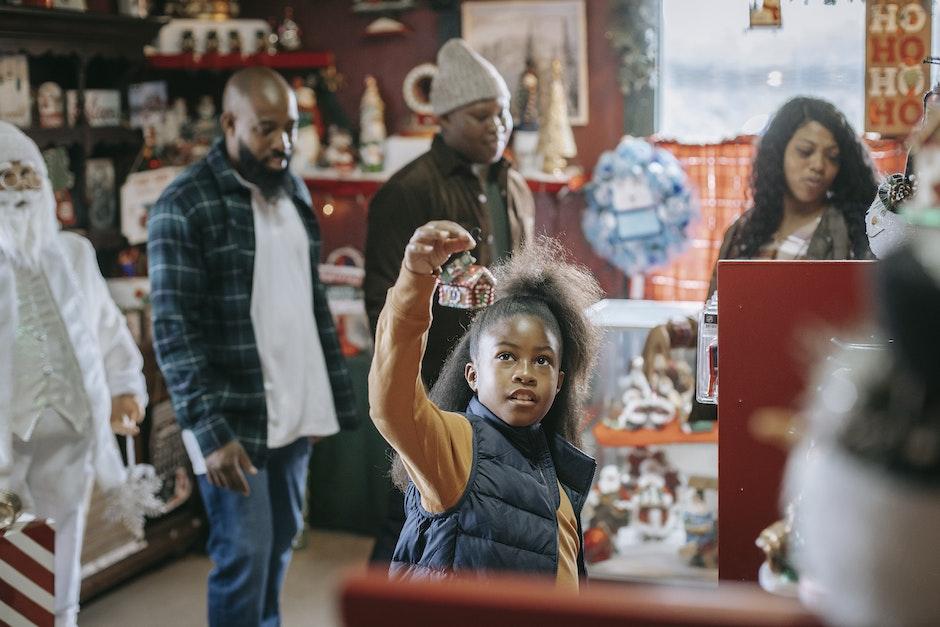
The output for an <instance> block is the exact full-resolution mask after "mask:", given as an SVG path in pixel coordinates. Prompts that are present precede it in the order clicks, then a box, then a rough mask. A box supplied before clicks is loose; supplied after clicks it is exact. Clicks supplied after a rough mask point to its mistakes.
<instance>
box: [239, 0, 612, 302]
mask: <svg viewBox="0 0 940 627" xmlns="http://www.w3.org/2000/svg"><path fill="white" fill-rule="evenodd" d="M285 4H287V5H289V6H292V7H294V17H295V19H296V21H297V22H298V23H299V25H300V27H301V29H302V31H303V34H302V39H303V42H304V47H305V48H308V49H312V50H330V51H332V52H333V53H334V54H335V57H336V65H337V68H338V70H339V72H340V73H341V74H343V75H344V76H345V79H346V84H345V88H344V89H342V90H341V91H340V92H339V93H338V98H339V100H340V103H341V105H342V107H343V110H344V111H345V113H346V115H348V116H349V118H350V121H351V122H352V123H353V124H354V125H355V124H358V118H359V99H360V98H361V97H362V91H363V82H362V81H363V78H364V77H365V75H366V74H372V75H374V76H375V77H376V79H377V80H378V84H379V89H380V91H381V92H382V97H383V99H384V100H385V104H386V124H387V125H388V130H389V133H395V132H397V131H399V130H401V129H402V128H403V127H404V125H405V122H406V121H407V120H408V118H409V116H410V112H409V111H408V109H407V107H406V106H405V103H404V98H403V96H402V94H401V84H402V81H403V80H404V77H405V74H407V73H408V71H409V70H411V68H413V67H414V66H416V65H418V64H420V63H426V62H433V61H434V60H435V57H436V56H437V50H438V48H439V47H440V45H441V43H443V42H440V41H439V40H438V18H439V15H438V13H437V12H436V11H434V10H433V9H431V8H430V7H429V6H428V3H427V2H418V3H417V4H418V6H419V8H416V9H413V10H410V11H406V12H404V13H402V14H401V15H400V21H402V22H403V23H405V24H406V25H407V26H408V27H409V28H411V31H412V32H410V33H408V34H406V35H392V36H386V37H379V38H370V37H366V36H364V35H363V32H364V31H365V27H366V25H367V24H369V22H371V21H372V20H373V19H375V17H376V16H375V15H362V14H357V13H353V11H352V8H351V7H352V2H351V1H350V0H316V2H307V3H300V2H290V1H288V2H286V3H285V2H283V1H281V0H276V1H275V2H271V3H268V2H262V1H260V0H244V1H243V2H242V13H243V15H244V16H245V17H258V18H263V19H268V18H269V17H274V16H277V17H278V19H280V16H282V15H283V7H284V6H285ZM585 5H586V10H587V22H588V23H587V30H588V77H589V79H588V80H589V90H590V96H589V105H590V109H589V114H588V125H587V126H577V127H574V136H575V141H576V143H577V145H578V157H577V158H576V159H574V160H573V163H576V164H578V165H581V166H582V167H583V168H584V169H585V170H587V171H590V170H591V169H593V167H594V164H595V163H596V162H597V159H598V157H599V156H600V154H601V152H603V151H604V150H608V149H612V148H613V147H614V146H616V144H617V142H618V141H619V139H620V136H621V134H622V129H623V112H624V105H623V96H622V95H621V93H620V91H619V88H618V85H617V59H616V55H615V54H614V51H613V50H612V48H611V47H610V44H609V41H608V39H607V37H606V25H607V23H608V21H609V20H608V11H609V3H608V2H607V0H586V2H585ZM321 200H322V199H321ZM350 200H352V199H350ZM360 200H364V201H367V199H360ZM536 201H537V214H536V228H537V230H538V231H539V232H546V233H549V234H551V235H554V236H556V237H559V238H561V239H562V241H564V242H565V244H566V246H568V248H569V250H570V251H571V253H572V255H573V256H574V257H575V258H576V259H577V260H579V261H580V262H581V263H584V264H585V265H587V266H588V267H590V268H591V269H592V270H593V271H594V272H595V274H596V275H597V278H598V280H599V281H600V283H601V287H602V288H604V290H605V291H606V292H607V293H608V294H609V295H610V296H620V295H624V294H625V289H626V281H625V280H624V278H623V274H622V273H621V272H619V271H618V270H616V269H615V268H613V267H612V266H611V265H610V264H609V263H607V262H606V261H604V260H603V259H601V258H599V257H597V256H596V255H594V254H593V252H591V249H590V246H589V245H588V243H587V241H586V240H585V239H584V236H583V235H582V234H581V226H580V224H581V213H582V210H583V208H584V198H583V196H582V195H581V194H580V193H572V194H567V196H565V197H563V198H555V197H554V196H551V195H549V194H545V193H538V194H536ZM320 204H322V203H320ZM339 204H342V203H338V204H337V207H338V206H339ZM356 204H359V203H358V202H357V203H356ZM363 204H364V203H363ZM318 209H319V204H318ZM343 212H346V213H349V214H350V215H347V216H346V218H347V219H346V220H338V219H336V218H337V217H339V216H337V215H336V214H334V219H332V222H334V223H341V222H342V223H343V226H342V227H341V228H340V229H339V231H337V234H339V235H342V236H341V237H339V238H338V239H337V241H336V242H335V243H336V244H341V243H353V244H354V245H356V244H358V245H359V246H361V243H359V240H360V239H364V238H363V237H360V236H358V234H359V233H360V232H362V233H364V231H365V227H364V224H362V225H360V224H355V225H353V226H350V225H349V220H357V219H358V218H357V217H356V215H355V214H357V213H358V211H357V210H356V209H355V206H354V205H353V204H352V203H349V206H348V207H345V208H343ZM361 215H362V220H363V222H364V219H365V214H364V212H363V213H362V214H361ZM320 218H321V223H325V222H327V221H330V219H329V218H327V217H325V216H322V215H321V216H320ZM360 227H361V228H360ZM334 230H336V229H334ZM329 232H331V231H330V229H329V228H324V237H325V239H329ZM350 235H354V236H353V237H352V241H347V240H349V239H350ZM324 243H325V244H328V243H329V242H327V241H325V242H324Z"/></svg>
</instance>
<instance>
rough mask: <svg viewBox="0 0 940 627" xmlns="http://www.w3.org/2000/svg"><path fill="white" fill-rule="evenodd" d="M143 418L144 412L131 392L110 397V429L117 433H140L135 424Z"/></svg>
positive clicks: (132, 434)
mask: <svg viewBox="0 0 940 627" xmlns="http://www.w3.org/2000/svg"><path fill="white" fill-rule="evenodd" d="M143 419H144V413H143V412H142V411H140V404H139V403H138V402H137V399H136V398H134V395H133V394H121V395H119V396H112V397H111V431H113V432H114V433H116V434H118V435H130V436H134V435H137V434H138V433H140V429H139V428H138V427H137V425H138V424H140V422H141V421H142V420H143Z"/></svg>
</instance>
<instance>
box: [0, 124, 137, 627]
mask: <svg viewBox="0 0 940 627" xmlns="http://www.w3.org/2000/svg"><path fill="white" fill-rule="evenodd" d="M142 366H143V360H142V358H141V355H140V351H139V350H138V348H137V346H136V344H135V343H134V340H133V339H132V337H131V335H130V332H129V331H128V329H127V326H126V323H125V320H124V316H123V315H122V314H121V312H120V311H119V310H118V308H117V306H115V304H114V302H113V301H112V300H111V297H110V294H109V293H108V288H107V285H106V284H105V281H104V279H103V278H102V276H101V273H100V271H99V270H98V265H97V261H96V257H95V251H94V249H93V248H92V246H91V244H90V243H89V242H88V241H87V240H86V239H84V238H82V237H80V236H79V235H76V234H73V233H68V232H62V231H60V230H59V228H58V224H57V222H56V218H55V200H54V196H53V192H52V187H51V184H50V182H49V179H48V177H47V174H46V166H45V163H44V162H43V159H42V155H41V154H40V153H39V149H38V148H37V147H36V144H35V143H33V141H32V140H30V139H29V138H28V137H27V136H26V135H24V134H23V133H22V132H21V131H20V130H19V129H17V128H16V127H15V126H13V125H11V124H7V123H5V122H0V489H5V490H10V491H12V492H14V493H15V494H17V495H18V496H19V497H20V500H21V501H22V503H23V508H24V510H26V511H29V512H30V513H33V514H36V515H37V516H39V517H45V518H52V519H54V521H55V525H54V526H55V531H56V538H55V559H54V568H55V611H56V621H55V622H56V625H57V626H59V625H74V624H75V620H76V614H77V613H78V597H79V589H80V585H81V568H80V566H81V564H80V557H81V546H82V537H83V535H84V530H85V518H86V513H87V512H86V509H87V505H86V497H87V495H88V490H89V488H90V483H91V482H92V481H93V480H97V481H98V486H99V487H100V488H101V489H102V490H103V491H104V492H105V493H106V494H110V495H112V496H113V497H115V498H125V497H126V493H127V487H128V484H127V483H126V480H127V471H126V469H125V468H124V465H123V462H122V460H121V456H120V453H119V451H118V447H117V442H116V439H115V437H114V433H123V434H127V435H132V434H135V433H136V432H137V424H136V423H138V422H140V421H141V420H142V418H143V407H144V406H145V405H146V402H147V393H146V386H145V381H144V377H143V374H142V372H141V369H142ZM92 470H94V473H92ZM147 496H150V498H152V496H151V495H147Z"/></svg>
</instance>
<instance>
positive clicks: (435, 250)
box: [402, 220, 477, 274]
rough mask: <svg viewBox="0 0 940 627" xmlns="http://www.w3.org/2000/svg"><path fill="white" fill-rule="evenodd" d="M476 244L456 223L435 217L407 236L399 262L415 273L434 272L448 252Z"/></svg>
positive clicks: (468, 248) (446, 258)
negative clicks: (403, 254) (402, 255)
mask: <svg viewBox="0 0 940 627" xmlns="http://www.w3.org/2000/svg"><path fill="white" fill-rule="evenodd" d="M476 245H477V243H476V242H475V241H474V240H473V237H472V236H471V235H470V233H468V232H467V230H466V229H465V228H463V227H462V226H460V225H459V224H457V223H456V222H449V221H447V220H435V221H432V222H428V223H427V224H425V225H424V226H420V227H418V229H417V230H416V231H415V232H414V235H412V236H411V240H410V241H409V242H408V246H407V247H405V259H404V261H403V262H402V265H404V266H405V268H407V269H408V270H410V271H411V272H414V273H415V274H437V273H439V272H440V270H441V265H442V264H443V263H444V262H446V261H447V260H448V259H449V258H450V256H451V255H453V254H454V253H460V252H463V251H465V250H470V249H471V248H473V247H474V246H476Z"/></svg>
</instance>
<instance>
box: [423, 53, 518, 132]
mask: <svg viewBox="0 0 940 627" xmlns="http://www.w3.org/2000/svg"><path fill="white" fill-rule="evenodd" d="M501 99H502V100H506V101H507V102H508V101H509V88H508V87H507V86H506V81H504V80H503V77H502V76H500V75H499V72H498V71H497V70H496V68H495V67H493V64H492V63H490V62H489V61H487V60H486V59H484V58H483V57H481V56H480V55H479V54H477V53H476V52H474V51H473V50H472V49H471V48H470V46H468V45H467V42H465V41H464V40H463V39H451V40H449V41H448V42H447V43H445V44H444V45H443V46H441V49H440V51H438V53H437V75H436V76H435V77H434V80H433V81H432V82H431V107H432V108H433V110H434V115H444V114H445V113H450V112H451V111H453V110H454V109H458V108H460V107H463V106H465V105H468V104H470V103H472V102H476V101H478V100H501Z"/></svg>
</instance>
